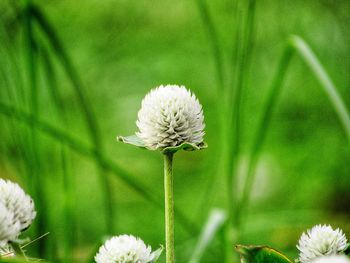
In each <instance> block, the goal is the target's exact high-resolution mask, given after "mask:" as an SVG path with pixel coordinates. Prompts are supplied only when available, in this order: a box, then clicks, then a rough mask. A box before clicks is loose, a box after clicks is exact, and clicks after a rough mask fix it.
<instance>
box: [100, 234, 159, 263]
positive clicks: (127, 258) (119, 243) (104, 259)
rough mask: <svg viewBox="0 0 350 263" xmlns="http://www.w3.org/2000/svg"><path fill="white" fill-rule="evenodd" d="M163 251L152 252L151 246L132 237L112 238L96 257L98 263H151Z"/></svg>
mask: <svg viewBox="0 0 350 263" xmlns="http://www.w3.org/2000/svg"><path fill="white" fill-rule="evenodd" d="M160 253H161V250H157V251H155V252H152V248H151V247H150V246H146V245H145V243H144V242H143V241H142V240H141V239H139V238H136V237H134V236H132V235H120V236H115V237H112V238H111V239H109V240H107V241H106V242H105V243H104V245H102V246H101V247H100V249H99V251H98V253H97V254H96V256H95V261H96V262H97V263H151V262H155V261H156V260H157V259H158V257H159V255H160Z"/></svg>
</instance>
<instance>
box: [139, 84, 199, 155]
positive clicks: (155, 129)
mask: <svg viewBox="0 0 350 263" xmlns="http://www.w3.org/2000/svg"><path fill="white" fill-rule="evenodd" d="M136 125H137V127H138V128H139V132H137V133H136V135H137V136H138V137H140V138H141V139H142V140H143V142H144V143H145V145H146V147H147V148H149V149H152V150H156V149H164V148H166V147H171V146H178V145H180V144H182V143H184V142H188V143H191V144H195V145H199V144H201V143H203V136H204V127H205V124H204V116H203V110H202V106H201V104H200V103H199V101H198V99H197V98H196V96H195V95H194V94H193V93H191V91H189V90H187V89H186V88H185V87H184V86H177V85H166V86H163V85H161V86H159V87H157V88H155V89H153V90H151V91H150V92H149V93H148V94H147V95H146V96H145V98H144V99H143V101H142V105H141V109H140V111H139V112H138V120H137V122H136Z"/></svg>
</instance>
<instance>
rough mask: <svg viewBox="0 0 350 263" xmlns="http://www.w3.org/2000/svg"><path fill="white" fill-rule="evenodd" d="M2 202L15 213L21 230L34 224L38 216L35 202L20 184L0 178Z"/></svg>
mask: <svg viewBox="0 0 350 263" xmlns="http://www.w3.org/2000/svg"><path fill="white" fill-rule="evenodd" d="M0 203H2V204H3V205H4V206H5V207H6V208H7V210H8V211H10V212H12V213H13V215H14V219H13V220H14V222H19V225H20V230H21V231H23V230H25V229H27V228H28V227H29V226H30V225H31V224H32V222H33V220H34V218H35V216H36V212H35V209H34V202H33V200H32V198H31V197H30V196H28V195H27V194H26V193H25V192H24V191H23V189H22V188H21V187H20V186H19V185H18V184H16V183H13V182H11V181H6V180H3V179H0Z"/></svg>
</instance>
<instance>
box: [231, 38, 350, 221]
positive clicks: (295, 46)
mask: <svg viewBox="0 0 350 263" xmlns="http://www.w3.org/2000/svg"><path fill="white" fill-rule="evenodd" d="M295 52H298V53H299V54H300V55H301V57H302V58H303V59H304V60H305V62H306V63H307V65H308V66H309V68H310V69H311V71H312V72H313V73H314V75H315V76H316V78H317V79H318V81H319V82H320V84H321V87H322V88H323V89H324V91H325V93H326V95H327V96H328V98H329V100H330V102H331V104H332V106H333V108H334V110H335V112H336V114H337V116H338V118H339V120H340V122H341V124H342V126H343V129H344V131H345V134H346V136H347V139H348V141H349V142H350V115H349V111H348V110H347V107H346V105H345V103H344V102H343V100H342V98H341V97H340V95H339V93H338V91H337V89H336V87H335V85H334V83H333V81H332V80H331V78H330V77H329V75H328V74H327V72H326V71H325V70H324V68H323V66H322V65H321V63H320V62H319V60H318V59H317V57H316V55H315V54H314V53H313V51H312V50H311V49H310V47H309V46H308V45H307V43H306V42H305V41H304V40H303V39H301V38H300V37H298V36H293V37H291V39H290V41H289V43H288V46H287V47H286V48H285V51H284V54H283V56H282V59H281V62H280V64H279V66H278V69H277V72H276V75H275V78H274V80H273V82H272V85H271V89H270V92H269V95H268V99H267V101H266V103H265V106H264V109H263V110H262V112H263V113H262V116H261V120H260V122H259V125H258V128H257V131H256V135H255V139H254V141H253V146H252V149H251V155H250V160H249V163H248V171H247V176H246V181H245V183H244V188H243V193H242V198H241V200H240V202H239V207H238V209H239V210H238V214H237V216H238V217H239V218H241V217H242V215H241V214H242V211H241V210H242V209H243V207H245V206H246V205H247V204H248V202H249V196H250V192H251V189H252V185H253V182H254V178H255V171H256V166H257V164H258V161H259V157H260V152H261V148H262V146H263V143H264V142H265V138H266V134H267V131H268V128H269V125H270V120H271V116H272V113H273V109H274V108H275V105H276V102H277V100H278V95H279V93H280V89H281V88H282V83H283V80H284V78H285V75H286V73H287V69H288V65H289V62H290V60H291V58H292V55H293V54H294V53H295Z"/></svg>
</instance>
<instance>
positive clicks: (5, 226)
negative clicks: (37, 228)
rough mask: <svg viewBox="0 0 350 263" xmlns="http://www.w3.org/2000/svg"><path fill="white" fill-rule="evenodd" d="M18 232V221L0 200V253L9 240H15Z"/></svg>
mask: <svg viewBox="0 0 350 263" xmlns="http://www.w3.org/2000/svg"><path fill="white" fill-rule="evenodd" d="M19 233H20V223H19V222H18V221H16V220H15V218H14V214H13V213H12V212H11V211H9V210H8V209H7V208H6V206H5V205H4V204H2V203H1V202H0V254H1V255H2V254H3V253H2V252H3V251H2V249H5V247H6V246H7V243H8V242H9V241H12V240H15V239H16V238H17V237H18V235H19Z"/></svg>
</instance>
